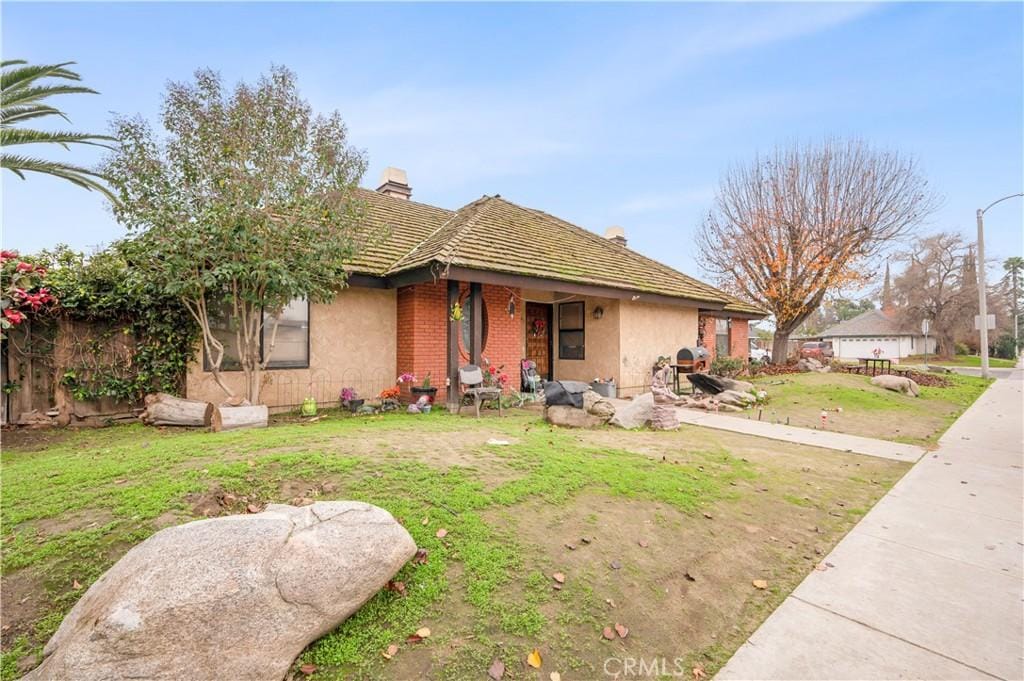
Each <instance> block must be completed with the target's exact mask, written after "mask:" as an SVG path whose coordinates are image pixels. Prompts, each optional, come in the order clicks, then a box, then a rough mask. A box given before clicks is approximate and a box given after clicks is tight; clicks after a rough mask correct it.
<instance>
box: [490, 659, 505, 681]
mask: <svg viewBox="0 0 1024 681" xmlns="http://www.w3.org/2000/svg"><path fill="white" fill-rule="evenodd" d="M487 676H488V677H489V678H491V679H493V681H501V677H503V676H505V663H504V662H502V661H501V660H495V661H494V662H492V663H491V668H490V669H488V670H487Z"/></svg>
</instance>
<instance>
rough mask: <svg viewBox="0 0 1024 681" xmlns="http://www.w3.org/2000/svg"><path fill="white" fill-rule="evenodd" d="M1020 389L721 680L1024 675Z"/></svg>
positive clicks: (958, 441) (880, 510) (783, 611)
mask: <svg viewBox="0 0 1024 681" xmlns="http://www.w3.org/2000/svg"><path fill="white" fill-rule="evenodd" d="M1022 385H1024V383H1022V371H1021V370H1020V369H1019V368H1018V369H1016V370H1014V372H1013V374H1012V375H1011V377H1010V378H1007V379H1001V380H997V381H996V382H995V383H994V384H993V385H992V387H991V388H989V389H988V390H987V391H986V392H985V394H984V395H982V396H981V397H980V398H979V399H978V401H977V402H975V404H974V405H973V406H972V407H971V408H970V409H968V410H967V411H966V412H965V413H964V415H963V416H961V417H960V419H959V420H958V421H957V422H956V423H955V424H954V425H953V426H952V427H951V428H950V429H949V431H948V432H947V433H946V434H945V435H944V436H943V437H942V439H941V440H940V441H939V449H938V451H936V452H932V453H929V454H927V455H926V456H925V457H924V458H923V459H921V461H919V462H918V463H917V464H916V465H915V466H914V467H913V468H912V469H911V470H910V471H909V472H908V473H907V475H906V476H904V478H903V479H902V480H900V482H899V483H897V484H896V486H895V487H893V489H892V491H890V492H889V494H887V495H886V496H885V497H883V498H882V500H881V501H880V502H879V503H878V504H877V505H876V506H875V508H873V509H872V510H871V512H870V513H868V514H867V515H866V516H865V517H864V519H863V520H861V522H860V523H858V524H857V526H856V527H854V529H853V530H851V531H850V533H849V534H848V535H847V536H846V537H845V538H844V539H843V540H842V541H841V542H840V543H839V544H838V545H837V546H836V548H835V549H834V550H833V551H832V553H831V554H829V555H828V556H827V557H826V558H825V561H823V563H825V562H827V563H829V564H831V565H832V566H833V567H829V568H827V569H826V570H825V571H824V572H819V571H814V572H812V573H811V574H810V575H809V576H808V577H807V578H806V579H805V580H804V581H803V582H802V583H801V584H800V586H798V587H797V588H796V590H795V591H794V592H793V593H792V595H790V596H789V598H787V599H786V600H785V601H784V602H783V603H782V605H781V606H779V608H778V609H777V610H776V611H775V612H774V613H773V614H772V615H771V616H770V617H769V618H768V619H767V620H765V622H764V623H763V624H762V625H761V627H760V628H759V629H758V630H757V631H756V632H754V635H753V636H751V637H750V639H749V640H748V641H747V642H746V643H745V644H743V646H742V647H741V648H740V649H739V650H738V651H737V652H736V654H735V655H734V656H733V657H732V659H731V660H730V661H729V662H728V664H726V666H725V667H724V668H723V669H722V670H721V671H720V672H719V673H718V675H717V677H716V678H718V679H989V678H998V679H1007V680H1009V679H1021V678H1024V662H1022V648H1024V643H1022V637H1024V622H1022V620H1024V614H1022V612H1024V611H1022V596H1024V593H1022V591H1024V589H1022V587H1024V575H1022V565H1021V563H1022V561H1021V555H1022V551H1024V548H1022V547H1024V536H1022V534H1024V532H1022V520H1021V512H1022V501H1024V494H1022V489H1024V488H1022V484H1024V470H1022V466H1024V454H1022V449H1024V393H1022Z"/></svg>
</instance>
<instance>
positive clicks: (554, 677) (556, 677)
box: [548, 672, 562, 681]
mask: <svg viewBox="0 0 1024 681" xmlns="http://www.w3.org/2000/svg"><path fill="white" fill-rule="evenodd" d="M548 678H549V679H551V681H562V675H561V674H559V673H558V672H551V673H550V674H548Z"/></svg>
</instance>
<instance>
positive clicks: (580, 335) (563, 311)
mask: <svg viewBox="0 0 1024 681" xmlns="http://www.w3.org/2000/svg"><path fill="white" fill-rule="evenodd" d="M583 315H584V306H583V302H582V301H581V302H578V303H560V304H559V305H558V359H584V355H585V352H584V349H585V346H586V334H585V330H584V323H583Z"/></svg>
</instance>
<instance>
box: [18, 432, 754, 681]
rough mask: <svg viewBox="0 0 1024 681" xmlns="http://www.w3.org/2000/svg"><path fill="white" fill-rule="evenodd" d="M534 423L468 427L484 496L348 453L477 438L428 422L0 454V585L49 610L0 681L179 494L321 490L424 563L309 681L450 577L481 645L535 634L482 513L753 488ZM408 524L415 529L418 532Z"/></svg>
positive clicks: (403, 629) (321, 650) (430, 605)
mask: <svg viewBox="0 0 1024 681" xmlns="http://www.w3.org/2000/svg"><path fill="white" fill-rule="evenodd" d="M535 419H536V417H535V416H518V417H512V418H506V419H502V420H500V421H498V420H491V419H489V420H486V421H482V422H480V423H484V424H486V426H485V427H486V428H488V429H490V430H492V431H493V430H497V431H499V432H503V433H506V434H508V435H509V436H510V437H513V436H514V439H515V440H516V442H515V444H513V445H511V446H505V447H487V448H485V449H488V450H489V453H490V454H492V455H493V458H494V459H495V460H496V461H498V462H499V463H500V464H501V465H503V466H504V467H505V468H506V469H507V472H508V473H510V475H509V477H508V479H504V480H502V481H501V482H499V483H497V484H495V485H487V484H486V480H485V477H486V476H483V475H480V474H479V473H478V472H477V471H474V470H473V469H472V468H471V467H445V466H435V465H430V464H429V463H425V462H423V461H418V460H411V459H409V458H408V457H407V456H404V455H399V454H396V453H394V452H385V453H384V455H383V456H377V457H374V458H370V457H366V456H363V455H362V454H359V453H357V452H356V451H355V450H358V449H359V443H360V442H361V441H362V440H363V439H364V438H373V437H377V436H385V435H386V436H387V437H390V438H392V441H395V439H397V440H398V441H403V440H412V441H418V442H422V443H423V446H424V447H428V448H429V447H430V444H429V443H430V436H431V433H435V432H436V433H439V434H440V433H443V432H446V431H450V430H452V429H453V427H457V428H464V429H466V430H472V429H477V428H480V427H481V426H480V425H478V424H476V423H474V422H472V421H467V420H465V419H462V420H459V421H458V422H456V421H455V420H454V418H453V417H450V416H447V415H444V414H436V415H431V416H430V417H415V416H407V415H398V414H396V415H389V416H387V417H377V418H333V419H329V420H326V421H322V422H321V423H318V424H316V426H315V427H312V426H309V425H305V424H292V425H281V426H277V427H274V428H271V429H268V430H262V431H237V432H232V433H220V434H211V433H206V432H173V431H166V432H164V431H156V430H153V429H147V428H145V427H143V426H137V425H135V426H122V427H116V428H109V429H104V430H95V431H83V432H75V433H71V434H69V435H68V436H67V437H66V438H64V439H62V440H60V441H59V442H57V443H56V444H54V445H52V446H50V447H49V448H47V449H45V450H43V451H18V450H13V451H12V450H10V449H9V448H5V450H4V451H3V453H2V466H3V480H4V490H3V492H4V493H3V497H2V501H0V510H2V525H0V531H2V535H3V571H4V573H5V574H8V575H9V574H10V573H11V572H13V571H17V570H29V571H31V573H32V574H33V575H35V576H36V577H37V578H38V580H39V582H40V584H41V585H42V586H43V588H44V589H45V591H46V598H47V599H48V600H49V602H50V603H51V607H50V609H49V610H48V611H47V612H46V613H45V614H44V615H43V616H41V617H40V618H39V619H38V620H37V621H36V623H35V625H34V631H33V632H32V635H31V637H30V638H31V639H32V645H29V643H28V642H27V639H25V638H22V639H19V640H18V642H17V643H15V644H13V645H6V646H5V648H6V649H5V654H4V660H3V667H2V675H3V679H4V680H5V681H6V679H10V678H13V677H14V676H15V671H14V670H15V669H16V668H17V667H16V665H17V660H18V659H19V658H21V657H23V656H25V655H30V654H33V653H36V654H38V651H39V647H40V646H41V644H42V643H43V642H45V640H46V638H47V637H48V636H49V635H51V634H52V633H53V631H54V630H55V628H56V626H57V625H58V624H59V621H60V619H61V618H62V617H63V615H64V614H65V613H66V612H67V610H68V609H70V607H71V606H72V605H73V603H74V602H75V600H76V599H77V597H78V596H79V595H80V594H81V592H80V591H76V590H73V589H72V588H71V585H72V583H73V582H74V581H76V580H77V581H78V582H79V583H81V584H82V585H83V587H86V588H87V587H88V585H89V584H90V583H91V582H92V581H94V580H95V579H96V578H97V577H98V576H99V575H100V574H101V573H102V572H103V571H104V570H105V569H106V568H108V567H109V566H110V564H111V563H112V562H113V560H115V559H116V557H117V556H118V555H119V554H120V553H122V552H123V550H124V549H125V548H127V547H128V546H130V545H132V544H135V543H138V542H139V541H142V540H143V539H144V538H145V537H147V536H149V535H150V534H151V533H152V532H154V531H155V530H156V526H155V524H154V521H155V520H156V519H157V518H158V517H159V516H160V515H161V514H164V513H165V512H168V511H176V512H178V513H181V514H182V515H183V516H184V517H187V516H188V514H189V503H188V501H187V495H189V494H192V493H201V492H205V491H207V490H210V489H211V488H218V487H219V488H222V489H223V490H225V491H227V492H231V493H233V494H236V495H239V496H245V497H246V498H247V499H249V500H254V501H258V502H261V503H262V502H272V501H275V502H282V501H284V502H287V501H288V499H286V498H282V497H281V492H280V490H281V485H282V483H284V482H285V481H292V480H309V481H317V480H324V479H330V480H336V481H337V488H336V491H334V492H333V493H332V494H331V495H330V496H331V497H333V498H346V499H354V500H363V501H367V502H370V503H374V504H377V505H379V506H381V507H383V508H385V509H387V510H388V511H390V512H391V513H392V514H393V515H394V516H395V517H396V518H399V519H400V521H401V522H403V524H404V525H405V526H406V528H407V529H408V531H409V532H410V533H411V534H412V536H413V538H414V539H415V541H416V543H417V545H418V546H420V547H422V548H425V549H427V551H428V555H429V559H428V561H427V563H426V564H425V565H414V564H410V565H407V566H406V567H405V568H403V570H402V571H401V572H400V574H399V575H398V577H396V579H400V580H402V581H404V582H405V583H406V585H407V595H406V596H404V597H403V596H400V595H399V594H396V593H394V592H390V591H383V592H381V593H379V594H378V595H377V596H375V597H374V598H373V599H371V600H370V601H369V602H368V603H367V604H366V605H365V606H364V607H363V608H362V609H361V610H360V611H359V612H358V613H356V614H355V615H354V616H353V617H351V618H350V619H349V620H348V621H346V622H345V623H343V624H342V625H341V626H340V627H339V628H338V629H337V630H335V631H334V632H332V633H330V634H328V635H327V636H325V637H323V638H322V639H320V640H319V641H317V642H316V643H315V644H313V645H312V646H311V647H310V648H309V650H308V651H307V652H306V653H304V655H303V656H302V658H301V659H302V661H311V662H314V663H315V664H317V665H319V666H320V668H321V672H320V674H319V676H320V677H324V676H326V677H327V678H333V677H334V676H335V675H337V676H338V677H339V678H341V677H343V676H347V675H349V674H352V673H355V674H357V675H365V674H367V673H368V671H367V670H368V669H372V668H373V667H374V666H375V665H379V664H380V651H381V650H383V649H384V648H386V647H387V645H388V644H389V643H392V642H395V641H401V640H404V639H405V637H406V635H408V634H409V633H410V632H412V631H415V630H416V628H417V627H418V626H420V625H421V623H422V621H423V620H424V618H426V617H427V616H428V615H429V614H430V613H431V612H432V610H433V609H434V608H435V607H436V606H437V605H438V603H439V602H440V601H441V599H442V598H443V597H444V595H445V594H446V593H447V592H448V590H449V588H450V584H449V576H450V574H451V569H452V568H453V566H454V565H455V564H458V565H459V566H460V568H461V573H462V581H463V583H464V586H465V603H466V604H467V606H468V607H469V608H470V609H471V610H472V616H471V619H472V620H473V621H474V622H476V627H477V628H478V629H479V630H480V631H479V635H480V636H481V637H484V636H485V635H488V632H489V634H491V635H493V634H498V635H510V636H522V637H528V636H532V635H536V634H537V633H538V632H539V631H540V630H541V629H543V628H544V627H545V626H546V625H547V624H548V622H547V620H546V618H545V616H544V615H543V614H542V612H541V606H543V605H544V604H545V603H546V602H547V600H549V599H550V598H551V597H552V596H551V591H550V587H549V585H548V582H547V579H545V578H544V577H543V575H540V576H539V577H538V576H537V574H539V573H537V574H534V573H530V576H528V577H527V578H526V579H525V581H523V580H519V582H521V583H518V585H516V586H515V588H512V587H513V586H514V585H513V581H515V580H514V577H515V576H516V575H518V574H519V573H520V572H521V571H522V570H523V568H524V565H525V562H524V557H523V547H522V546H521V545H520V544H519V542H517V540H516V537H514V536H510V535H509V533H508V531H507V529H505V528H503V527H501V526H494V525H492V524H489V523H488V522H486V521H485V520H484V514H485V512H487V511H489V510H494V509H498V508H503V507H512V506H516V505H518V504H522V503H523V502H525V501H527V500H530V501H531V502H537V501H541V502H543V503H546V504H553V505H566V504H568V503H570V502H571V501H572V499H573V498H574V497H575V496H576V495H578V494H579V493H581V492H583V491H596V492H599V493H601V494H605V495H608V496H610V497H619V498H625V499H645V500H651V501H656V502H659V503H663V504H666V505H668V506H670V507H672V508H675V509H677V510H679V511H682V512H684V513H691V514H692V513H694V512H695V511H697V510H698V509H700V508H702V507H704V506H706V505H707V504H709V503H711V502H713V501H715V500H718V499H722V498H724V497H727V496H728V495H730V494H731V493H732V491H731V490H732V487H731V484H734V483H735V482H736V481H737V480H742V479H746V478H750V477H752V476H753V475H754V470H753V468H752V466H751V465H750V464H749V463H748V462H746V461H745V460H743V459H742V458H739V457H736V456H733V455H731V454H730V453H729V452H728V451H725V450H724V449H721V448H715V447H710V448H708V449H706V450H701V451H698V452H696V453H695V454H694V455H693V456H692V457H691V461H690V462H688V463H684V464H679V465H674V466H670V467H667V466H665V465H663V464H661V463H659V462H658V461H656V460H654V459H652V458H650V457H648V456H645V455H643V454H641V453H636V452H632V451H626V450H622V449H617V448H607V447H594V446H589V445H586V444H583V443H581V442H579V441H578V440H577V438H576V436H575V435H574V434H573V433H572V431H566V430H559V429H553V428H550V427H548V426H547V425H545V424H542V423H538V422H536V420H535ZM348 449H351V450H353V451H352V452H349V451H346V450H348ZM76 517H82V518H84V519H85V520H87V519H88V518H89V517H98V518H101V519H102V520H101V521H100V522H98V523H97V524H95V525H94V526H85V527H71V528H68V529H66V530H64V531H58V532H53V533H46V532H42V531H40V528H39V523H41V522H44V521H46V520H48V519H72V520H74V519H75V518H76ZM422 518H428V519H429V524H427V525H423V524H421V519H422ZM85 520H83V522H84V521H85ZM439 527H444V528H446V529H447V530H448V532H449V534H448V536H447V537H446V538H445V539H444V540H441V539H438V538H437V537H436V536H435V533H436V530H437V528H439ZM490 622H498V623H499V631H498V632H495V631H493V630H492V629H489V628H488V623H490ZM474 662H475V661H474Z"/></svg>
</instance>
